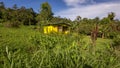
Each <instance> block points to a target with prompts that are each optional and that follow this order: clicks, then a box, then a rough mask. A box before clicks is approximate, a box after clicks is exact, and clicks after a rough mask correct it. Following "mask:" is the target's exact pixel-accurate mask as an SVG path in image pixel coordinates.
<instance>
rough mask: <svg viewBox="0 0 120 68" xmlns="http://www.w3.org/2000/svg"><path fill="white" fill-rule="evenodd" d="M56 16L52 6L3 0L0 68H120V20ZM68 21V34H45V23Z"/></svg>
mask: <svg viewBox="0 0 120 68" xmlns="http://www.w3.org/2000/svg"><path fill="white" fill-rule="evenodd" d="M114 17H115V14H114V13H113V12H111V13H109V14H108V16H107V17H105V18H103V19H99V18H98V17H96V18H94V19H88V18H82V17H80V16H77V18H76V20H74V21H71V20H69V19H66V18H60V17H54V16H53V12H52V10H51V7H50V5H49V4H48V3H47V2H45V3H43V4H42V5H41V11H40V13H35V12H34V10H33V9H32V8H25V7H24V6H22V7H20V8H19V7H17V5H14V6H13V8H6V7H5V6H4V3H3V2H0V68H120V21H119V20H114ZM58 22H65V23H69V24H70V25H71V26H70V33H69V34H66V35H65V34H55V33H53V34H43V32H42V31H43V30H42V27H43V25H44V24H46V23H58Z"/></svg>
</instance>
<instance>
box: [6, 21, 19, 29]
mask: <svg viewBox="0 0 120 68" xmlns="http://www.w3.org/2000/svg"><path fill="white" fill-rule="evenodd" d="M19 25H20V23H19V22H18V21H14V22H11V21H7V22H5V27H15V28H18V27H19Z"/></svg>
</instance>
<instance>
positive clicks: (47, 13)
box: [37, 2, 53, 22]
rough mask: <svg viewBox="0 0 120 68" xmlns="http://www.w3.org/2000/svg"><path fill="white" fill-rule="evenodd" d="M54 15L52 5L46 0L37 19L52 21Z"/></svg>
mask: <svg viewBox="0 0 120 68" xmlns="http://www.w3.org/2000/svg"><path fill="white" fill-rule="evenodd" d="M52 17H53V13H52V10H51V6H50V5H49V4H48V2H45V3H43V4H42V5H41V11H40V13H39V15H38V16H37V20H38V21H39V22H40V21H45V22H46V21H50V20H51V19H52Z"/></svg>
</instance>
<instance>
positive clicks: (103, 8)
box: [56, 2, 120, 20]
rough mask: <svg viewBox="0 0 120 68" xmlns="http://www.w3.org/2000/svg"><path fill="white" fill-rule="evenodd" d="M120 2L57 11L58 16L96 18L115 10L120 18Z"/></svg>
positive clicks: (72, 18)
mask: <svg viewBox="0 0 120 68" xmlns="http://www.w3.org/2000/svg"><path fill="white" fill-rule="evenodd" d="M119 8H120V3H119V2H118V3H101V4H93V5H87V6H79V7H73V8H69V9H66V10H62V11H60V12H57V13H56V16H61V17H66V18H70V19H71V20H74V19H75V18H76V16H78V15H79V16H81V17H87V18H95V17H100V18H102V17H105V16H107V14H108V13H109V12H114V13H115V14H116V18H117V19H120V9H119Z"/></svg>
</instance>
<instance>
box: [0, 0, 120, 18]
mask: <svg viewBox="0 0 120 68" xmlns="http://www.w3.org/2000/svg"><path fill="white" fill-rule="evenodd" d="M1 1H2V2H4V4H5V6H6V7H12V6H13V5H14V4H17V6H18V7H20V6H25V7H27V8H30V7H32V8H33V9H34V10H35V11H36V12H38V10H40V4H42V3H43V2H48V3H49V4H50V5H51V7H52V11H53V13H54V14H55V16H61V17H66V18H70V19H71V20H74V19H75V18H76V16H81V17H87V18H95V17H100V18H103V17H105V16H107V14H108V13H109V12H115V13H116V18H117V19H120V0H0V2H1Z"/></svg>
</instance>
